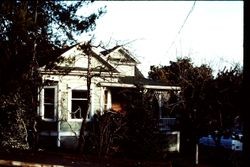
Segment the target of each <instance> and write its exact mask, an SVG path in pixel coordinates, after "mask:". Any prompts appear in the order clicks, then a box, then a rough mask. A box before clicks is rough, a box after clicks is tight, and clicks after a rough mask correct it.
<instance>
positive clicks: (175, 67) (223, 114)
mask: <svg viewBox="0 0 250 167" xmlns="http://www.w3.org/2000/svg"><path fill="white" fill-rule="evenodd" d="M149 77H150V78H151V79H153V80H162V81H165V82H166V83H167V84H172V85H179V86H181V87H182V93H181V97H182V102H183V103H180V104H181V105H179V110H180V112H181V113H182V114H181V115H182V123H181V124H182V125H183V126H182V127H181V131H182V132H181V133H182V137H183V138H184V139H190V141H193V144H194V143H197V142H198V139H199V136H201V135H203V134H206V133H212V132H214V131H215V130H216V131H218V132H219V136H221V135H222V133H224V130H226V129H231V128H232V127H233V126H234V125H233V120H234V118H235V117H236V116H239V114H240V111H241V108H240V107H239V106H241V99H242V98H241V97H242V94H241V91H240V90H241V87H242V71H241V69H240V68H239V67H238V66H236V67H235V68H233V69H230V70H223V71H220V72H219V73H218V75H217V77H216V78H214V77H213V75H212V69H211V68H210V67H209V66H207V65H201V66H199V67H195V66H193V64H192V63H191V59H189V58H179V59H177V61H176V62H170V65H169V66H163V67H155V66H152V67H151V71H150V72H149ZM183 138H182V139H183ZM219 138H220V137H219ZM182 143H184V145H187V146H191V145H192V144H191V145H190V144H187V143H186V144H185V141H182ZM218 144H219V140H218ZM192 148H194V147H192ZM187 150H190V148H188V149H187Z"/></svg>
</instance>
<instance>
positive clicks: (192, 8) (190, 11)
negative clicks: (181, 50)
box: [166, 1, 196, 55]
mask: <svg viewBox="0 0 250 167" xmlns="http://www.w3.org/2000/svg"><path fill="white" fill-rule="evenodd" d="M195 3H196V1H194V3H193V5H192V7H191V9H190V10H189V12H188V14H187V16H186V18H185V20H184V22H183V24H182V25H181V27H180V29H179V31H178V33H177V34H176V36H175V38H174V40H173V42H172V43H171V45H170V46H169V48H168V50H167V53H166V55H167V54H168V52H169V50H170V49H171V48H172V46H173V45H174V44H175V41H176V38H177V36H178V35H179V34H180V33H181V30H182V29H183V27H184V25H185V24H186V22H187V19H188V17H189V16H190V14H191V13H192V11H193V10H194V7H195Z"/></svg>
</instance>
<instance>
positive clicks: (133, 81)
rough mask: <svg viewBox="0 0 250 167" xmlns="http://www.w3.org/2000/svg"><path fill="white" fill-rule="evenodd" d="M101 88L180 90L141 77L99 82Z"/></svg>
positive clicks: (176, 87) (179, 88) (177, 87)
mask: <svg viewBox="0 0 250 167" xmlns="http://www.w3.org/2000/svg"><path fill="white" fill-rule="evenodd" d="M99 86H103V87H121V88H136V87H137V86H141V87H143V88H145V89H156V90H181V87H179V86H169V85H166V84H164V83H162V82H156V81H153V80H149V79H146V78H142V77H120V78H119V80H118V82H100V83H99Z"/></svg>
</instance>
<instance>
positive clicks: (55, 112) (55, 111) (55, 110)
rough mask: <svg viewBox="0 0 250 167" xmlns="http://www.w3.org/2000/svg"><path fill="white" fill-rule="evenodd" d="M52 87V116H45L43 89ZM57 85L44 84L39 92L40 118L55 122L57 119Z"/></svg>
mask: <svg viewBox="0 0 250 167" xmlns="http://www.w3.org/2000/svg"><path fill="white" fill-rule="evenodd" d="M51 88H53V89H54V118H45V117H44V116H45V114H44V113H45V107H44V106H45V98H44V91H45V89H51ZM57 100H58V97H57V86H56V85H53V86H44V87H43V88H42V89H41V93H40V116H41V118H42V120H44V121H47V122H55V121H56V119H57V106H58V105H57Z"/></svg>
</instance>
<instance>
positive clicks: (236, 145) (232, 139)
mask: <svg viewBox="0 0 250 167" xmlns="http://www.w3.org/2000/svg"><path fill="white" fill-rule="evenodd" d="M242 137H243V136H242V135H240V134H238V135H231V136H221V138H220V142H219V146H222V147H223V148H225V149H230V150H233V151H242V145H243V143H242ZM199 144H200V145H204V146H209V147H216V142H215V139H214V138H213V136H212V135H207V136H203V137H201V138H200V139H199Z"/></svg>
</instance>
